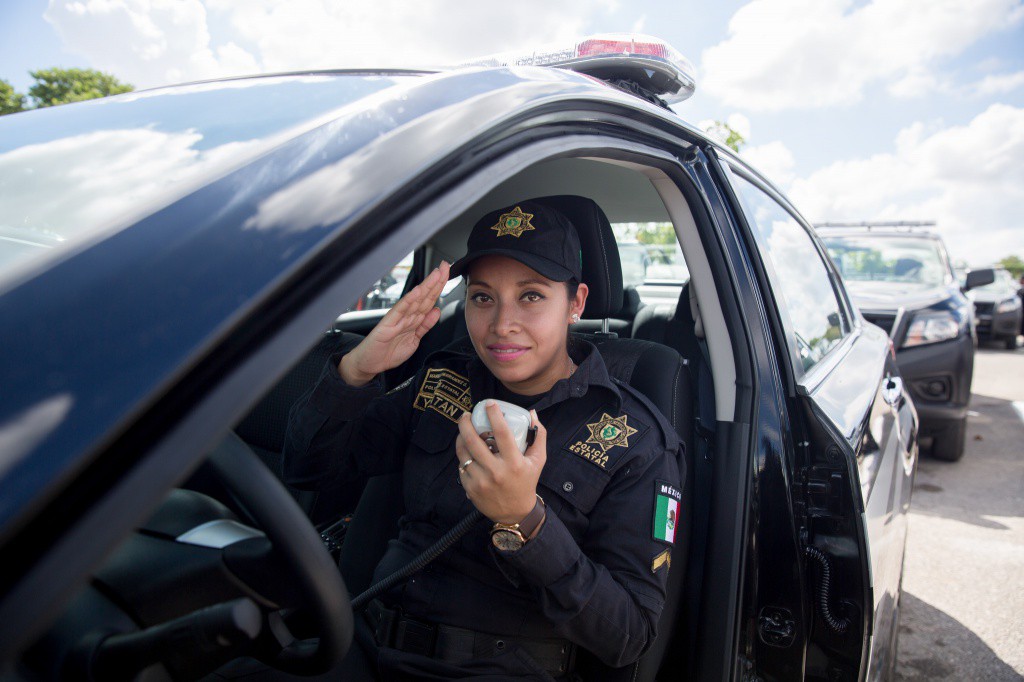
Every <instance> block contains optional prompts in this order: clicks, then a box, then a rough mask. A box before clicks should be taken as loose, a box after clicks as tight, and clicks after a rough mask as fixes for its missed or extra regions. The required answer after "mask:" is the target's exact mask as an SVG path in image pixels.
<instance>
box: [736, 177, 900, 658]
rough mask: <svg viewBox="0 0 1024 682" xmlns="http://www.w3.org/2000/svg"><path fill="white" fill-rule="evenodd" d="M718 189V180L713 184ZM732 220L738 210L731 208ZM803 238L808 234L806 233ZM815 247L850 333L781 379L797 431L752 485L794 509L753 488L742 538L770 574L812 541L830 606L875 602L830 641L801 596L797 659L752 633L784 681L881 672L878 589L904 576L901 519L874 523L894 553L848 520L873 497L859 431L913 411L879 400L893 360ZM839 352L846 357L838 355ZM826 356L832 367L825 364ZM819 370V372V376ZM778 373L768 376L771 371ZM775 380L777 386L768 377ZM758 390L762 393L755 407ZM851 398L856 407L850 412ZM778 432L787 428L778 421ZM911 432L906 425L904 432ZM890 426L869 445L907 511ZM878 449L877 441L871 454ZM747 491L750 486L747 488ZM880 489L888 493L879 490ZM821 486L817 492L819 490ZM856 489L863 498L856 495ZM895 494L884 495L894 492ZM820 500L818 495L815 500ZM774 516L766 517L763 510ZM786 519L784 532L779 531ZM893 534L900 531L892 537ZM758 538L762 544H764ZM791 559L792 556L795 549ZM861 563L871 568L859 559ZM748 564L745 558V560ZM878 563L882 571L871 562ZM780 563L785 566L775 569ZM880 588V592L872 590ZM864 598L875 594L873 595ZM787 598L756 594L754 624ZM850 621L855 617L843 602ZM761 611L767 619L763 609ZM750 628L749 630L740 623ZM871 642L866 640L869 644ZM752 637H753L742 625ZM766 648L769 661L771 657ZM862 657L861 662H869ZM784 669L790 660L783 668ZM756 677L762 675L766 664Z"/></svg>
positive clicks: (867, 451)
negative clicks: (831, 593) (751, 524)
mask: <svg viewBox="0 0 1024 682" xmlns="http://www.w3.org/2000/svg"><path fill="white" fill-rule="evenodd" d="M735 170H736V171H737V172H740V173H742V174H743V175H744V176H745V177H746V178H747V179H748V180H750V181H753V182H755V183H757V184H758V185H760V187H761V188H762V189H763V190H764V191H766V192H767V193H769V194H771V195H773V197H774V198H775V199H776V200H777V201H779V202H780V203H782V204H783V205H784V206H786V207H787V208H788V209H789V210H790V212H791V213H793V215H794V216H799V214H798V213H797V212H796V211H795V209H793V207H792V206H790V205H789V204H788V202H787V201H786V200H785V198H784V197H782V196H781V195H779V194H778V193H777V192H775V191H774V190H773V189H772V188H771V187H770V185H768V184H767V183H765V182H764V180H763V179H760V178H758V177H756V175H755V174H753V173H751V172H750V170H749V169H743V168H736V169H735ZM723 184H725V185H726V186H727V185H728V183H723ZM732 203H733V205H738V204H739V203H740V202H739V201H738V200H737V199H736V197H735V196H733V197H732ZM738 215H740V216H741V221H742V220H743V218H742V215H743V214H742V213H738ZM801 222H803V224H804V228H805V229H806V230H808V231H809V232H810V231H811V230H810V225H809V224H807V223H806V222H805V221H801ZM745 229H746V235H747V237H746V243H747V244H753V243H754V241H755V239H756V238H755V237H754V235H753V233H752V231H751V230H750V228H749V226H747V227H746V228H745ZM811 233H812V234H813V232H811ZM816 246H817V249H818V252H819V254H820V255H821V256H823V258H824V262H825V263H826V264H828V265H829V267H830V277H831V279H832V281H833V284H834V286H835V287H836V291H837V294H838V297H839V298H840V299H841V304H842V307H843V312H844V314H845V315H846V316H848V317H849V318H850V319H851V321H852V322H854V323H855V325H856V327H855V329H854V330H853V332H852V333H851V334H850V336H849V337H848V338H847V341H845V342H844V343H843V344H842V345H841V346H840V347H838V348H836V349H834V350H833V351H832V353H831V355H832V356H833V357H832V360H831V361H828V362H826V361H824V360H823V365H824V367H822V368H818V369H816V371H814V372H812V374H814V376H815V378H814V379H812V380H810V383H807V379H805V380H804V381H803V382H798V384H797V385H791V386H790V390H789V395H790V396H791V398H790V400H789V403H788V405H786V406H785V407H784V410H788V415H787V412H786V411H783V412H782V415H783V419H781V420H780V422H779V423H780V424H784V425H792V426H791V428H792V429H793V430H795V431H797V433H793V432H790V431H789V429H786V430H785V431H784V433H782V434H780V436H782V438H776V439H774V442H775V443H784V444H785V446H786V447H785V452H784V453H780V454H778V455H775V457H771V456H765V458H764V460H763V461H764V464H763V468H762V469H761V471H760V475H759V477H758V480H757V481H756V482H755V486H762V487H764V489H765V490H770V488H769V487H768V486H767V485H766V484H765V482H767V481H769V480H770V475H771V473H772V471H773V470H775V471H777V472H778V473H777V474H776V475H777V476H778V478H779V481H778V483H779V487H777V488H776V489H777V490H778V491H779V492H784V493H785V496H786V498H785V500H783V499H779V500H772V501H773V502H776V503H778V504H780V505H782V506H784V508H786V509H790V510H793V511H794V512H795V515H796V518H795V519H793V521H791V522H790V523H789V524H786V523H785V518H784V515H781V514H778V513H777V508H775V509H773V508H771V507H766V506H764V500H758V499H757V493H756V492H754V493H752V497H753V499H754V500H755V504H754V505H752V506H751V509H752V510H754V509H762V510H763V511H762V516H763V519H762V520H760V522H761V523H762V524H763V525H762V529H761V530H760V531H759V533H758V535H757V542H752V543H751V547H755V548H757V552H758V553H760V555H761V556H760V558H759V561H758V570H761V571H764V572H766V573H767V574H768V575H769V576H770V575H772V574H773V573H774V574H777V573H778V572H779V571H780V566H782V567H788V568H790V569H791V570H792V568H793V567H800V566H801V562H800V559H799V548H800V547H802V546H804V545H805V544H811V545H817V546H819V547H822V548H824V549H827V550H829V552H830V554H831V555H832V556H833V557H835V558H836V559H837V561H836V565H835V566H834V568H835V572H836V574H837V575H838V576H840V579H839V580H837V581H835V582H834V584H842V585H843V588H842V594H839V595H837V596H836V597H834V598H836V599H839V600H840V603H844V602H845V603H861V604H864V603H873V606H874V609H873V613H874V618H873V619H872V618H869V617H868V614H867V613H865V612H861V613H860V614H859V616H860V619H861V622H860V623H859V627H858V628H857V631H855V632H854V633H852V634H851V636H850V637H847V638H845V641H841V640H842V638H836V637H835V636H834V635H833V634H832V633H830V632H829V628H828V627H827V626H826V624H825V623H823V622H822V621H821V618H820V615H819V614H818V613H816V612H812V610H811V605H810V602H809V601H808V600H807V596H806V593H804V599H805V602H804V611H803V616H804V619H805V620H803V621H801V620H800V618H799V617H794V618H793V619H792V621H791V622H790V623H787V627H791V628H792V630H793V632H794V635H797V634H802V631H806V632H809V633H810V638H809V644H810V646H809V647H808V650H807V651H806V652H802V653H803V655H804V656H805V657H806V659H799V660H790V661H786V659H785V657H784V656H778V652H776V651H774V650H773V644H772V642H771V638H770V637H765V636H764V635H763V634H762V633H758V634H760V635H761V637H760V641H759V642H757V644H758V646H759V647H760V651H757V653H756V655H754V658H753V660H756V661H757V670H758V671H759V672H761V671H763V670H764V667H763V661H764V660H765V659H766V658H768V659H769V660H771V659H772V658H776V659H781V660H777V661H776V662H777V664H778V665H779V667H778V668H776V669H775V670H771V672H770V674H772V675H775V676H777V677H780V678H785V677H788V676H790V675H791V674H792V672H793V670H794V668H795V667H796V666H797V665H799V667H798V668H796V669H800V670H802V672H803V674H805V675H808V676H811V677H824V678H829V677H835V676H839V677H849V676H854V677H855V676H856V675H857V671H858V670H859V671H866V670H867V668H868V666H869V665H870V667H871V669H872V670H876V671H877V670H878V669H882V670H886V669H887V668H885V667H884V666H886V665H888V663H889V660H888V654H889V646H890V644H891V642H892V640H891V633H892V631H893V630H892V623H894V622H896V621H897V619H898V612H897V611H898V604H896V603H894V600H892V599H889V600H888V601H886V600H883V597H884V596H891V595H892V594H893V593H898V590H899V583H898V576H899V574H900V573H901V572H902V562H903V554H902V547H903V542H902V541H899V536H900V535H901V534H902V535H905V528H906V522H905V516H900V517H899V518H897V519H891V520H892V521H898V522H900V523H897V524H890V523H886V524H883V525H882V526H881V530H882V531H883V532H885V533H891V532H896V533H897V540H898V545H897V546H898V547H900V548H901V549H900V551H899V552H898V553H893V552H892V551H889V552H885V553H883V552H882V551H881V550H880V549H876V547H878V548H880V547H884V543H882V544H879V543H878V542H877V540H876V542H873V543H872V547H873V551H874V554H873V555H871V556H869V554H868V553H866V552H863V551H857V548H858V547H861V548H863V547H865V546H866V544H867V542H866V541H867V538H866V537H865V536H864V534H865V533H866V529H865V528H864V527H863V525H862V524H861V523H859V522H857V521H856V520H855V519H860V518H861V517H862V515H863V513H864V500H867V501H868V503H870V502H871V501H872V493H873V492H874V487H873V482H874V478H872V479H871V481H870V484H869V485H868V486H863V485H862V484H861V483H860V481H861V476H860V471H859V469H861V468H862V467H863V465H864V463H865V462H866V461H867V462H874V463H875V465H876V466H879V465H881V461H882V458H879V457H877V456H873V455H874V454H875V453H874V452H873V451H872V448H871V444H872V442H873V441H872V440H871V439H867V438H865V437H864V434H865V433H868V425H869V422H873V423H878V421H877V420H878V417H881V418H882V419H883V420H885V419H886V417H888V421H890V422H891V421H892V419H893V416H894V415H896V414H901V415H902V416H901V418H902V419H903V420H904V421H909V422H911V423H914V421H915V418H914V417H913V416H908V413H910V414H912V409H913V408H912V406H911V405H910V403H909V401H908V400H907V399H906V397H905V394H904V393H903V392H902V391H899V392H898V393H897V394H895V395H896V398H897V402H896V404H894V405H889V404H887V403H886V402H885V399H884V396H883V387H884V386H885V385H886V383H887V382H888V381H889V379H890V377H892V376H897V375H898V373H897V370H896V369H895V365H894V363H893V361H892V358H891V346H890V344H889V341H888V338H887V337H885V336H884V335H882V334H881V333H880V332H878V330H876V329H874V328H866V329H865V328H862V327H861V326H860V324H859V322H856V313H855V312H854V309H853V306H852V304H851V302H850V301H849V299H848V298H847V297H846V296H845V294H844V293H843V288H842V285H841V284H839V283H838V282H839V276H838V273H837V272H836V271H835V269H834V266H832V265H831V261H830V260H829V259H828V258H827V255H826V252H825V249H824V247H823V246H822V245H821V243H820V242H818V243H817V244H816ZM748 260H749V262H752V263H754V264H756V263H758V254H757V250H756V249H752V252H751V253H750V254H749V256H748ZM760 277H761V278H762V280H761V288H760V290H761V291H771V290H772V287H771V285H770V282H769V281H768V276H767V273H765V272H761V273H760ZM767 311H768V319H769V321H770V327H769V328H773V329H775V330H777V331H776V334H777V335H781V338H779V336H777V337H776V339H775V342H776V358H777V361H781V362H782V363H785V364H788V368H787V369H788V371H784V372H782V374H783V376H797V377H799V376H800V374H802V371H800V372H798V371H796V370H795V369H794V368H795V366H796V365H797V364H798V363H797V361H796V359H795V358H794V357H793V356H792V355H791V353H790V352H789V351H788V347H787V345H786V343H785V333H784V332H782V331H781V330H782V329H783V327H784V325H783V324H782V322H781V320H780V319H779V316H778V315H777V314H776V313H774V312H773V309H772V308H771V306H770V305H769V307H768V309H767ZM844 356H845V357H844ZM836 358H840V360H839V361H838V362H842V363H843V364H845V366H846V367H848V368H849V367H856V368H858V370H859V371H857V372H856V373H854V372H851V371H850V370H849V369H847V370H846V371H839V370H838V363H837V360H836ZM830 363H831V365H832V366H831V367H829V366H828V365H829V364H830ZM820 370H824V371H820ZM778 374H779V373H778V370H777V369H776V371H775V374H774V375H775V376H778ZM776 383H777V382H776ZM763 402H764V395H763V394H762V403H763ZM851 405H853V406H855V407H852V408H851ZM851 415H863V417H862V418H861V419H854V420H852V421H851V418H850V417H851ZM783 428H785V427H783ZM910 431H913V429H910ZM899 435H900V434H899V432H896V431H894V430H892V429H890V428H885V429H882V431H881V432H880V433H879V436H878V441H880V443H881V448H884V449H885V450H886V451H887V452H888V453H889V454H888V456H887V457H885V458H884V459H885V464H886V466H888V467H889V469H890V470H896V469H897V468H898V463H899V462H903V463H904V464H905V465H906V466H904V467H903V471H904V475H902V476H901V477H899V479H898V480H899V481H900V486H901V491H900V494H899V495H898V498H899V499H900V501H901V511H905V510H906V506H907V505H909V500H910V485H911V481H912V473H913V464H914V462H915V461H916V455H915V451H914V447H915V445H914V442H915V441H914V440H913V438H910V439H906V438H903V439H901V438H899ZM879 449H880V448H879V447H878V446H876V447H875V448H874V450H875V451H877V450H879ZM754 489H755V488H752V490H754ZM883 490H888V487H884V488H883ZM821 491H824V495H822V494H821ZM862 495H863V496H862ZM896 497H897V496H896V495H893V498H894V499H895V498H896ZM823 498H824V499H823ZM773 512H774V513H773ZM780 526H784V527H780ZM900 529H902V533H901V532H900ZM794 533H799V534H800V537H799V540H798V541H797V542H796V543H794V542H793V540H792V538H793V535H794ZM766 540H768V542H766ZM794 554H796V556H794ZM869 558H870V559H871V560H872V561H873V563H874V565H875V566H874V570H872V566H869V565H868V560H869ZM753 561H754V560H753V559H751V563H753ZM882 567H884V569H885V570H884V571H880V570H879V569H880V568H882ZM781 570H784V569H781ZM873 573H874V574H877V573H884V574H886V575H896V576H897V580H896V581H895V582H894V581H893V580H892V579H887V580H885V581H884V582H882V583H881V584H878V583H877V582H876V583H875V585H874V586H873V585H872V577H873ZM780 580H781V584H782V585H785V584H786V583H787V582H788V583H789V584H793V583H796V582H800V583H801V584H804V585H807V584H809V583H810V582H812V581H811V580H810V578H809V576H808V575H807V574H802V575H801V574H799V573H798V574H795V575H789V576H786V577H785V578H780ZM780 580H774V581H773V580H771V579H766V580H764V581H763V582H764V584H765V585H766V588H764V589H763V592H765V593H768V594H773V595H775V594H778V592H779V591H780ZM879 588H880V591H879ZM873 594H874V595H875V597H874V598H873ZM780 602H781V603H785V602H784V601H783V600H782V599H781V598H777V599H776V601H772V600H771V599H757V600H756V601H755V603H756V604H758V606H759V607H760V608H761V609H762V613H759V614H757V619H758V620H759V621H763V620H765V619H768V618H769V616H771V615H772V614H776V615H777V614H779V613H780V612H781V613H783V614H792V613H800V612H799V611H797V610H796V609H793V608H792V607H791V606H790V605H786V606H780ZM849 611H851V613H849V614H848V615H850V616H853V617H854V618H853V620H854V622H855V623H856V616H857V615H858V614H856V613H855V612H854V610H853V609H849ZM766 614H767V615H766ZM753 617H754V614H748V622H753ZM748 630H752V628H748ZM857 633H859V635H860V638H861V641H862V643H863V646H851V643H852V639H853V637H854V636H855V635H856V634H857ZM872 637H874V638H873V639H872ZM749 639H750V640H753V639H754V637H753V633H752V632H751V636H750V637H749ZM766 654H767V655H766ZM772 654H775V656H772ZM869 661H870V663H869ZM787 664H788V665H787ZM765 672H766V673H768V672H769V671H767V670H765Z"/></svg>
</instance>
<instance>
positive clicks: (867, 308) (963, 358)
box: [818, 227, 993, 461]
mask: <svg viewBox="0 0 1024 682" xmlns="http://www.w3.org/2000/svg"><path fill="white" fill-rule="evenodd" d="M818 233H819V234H820V235H821V237H822V239H823V240H824V242H825V246H826V247H827V248H828V252H829V254H830V255H831V256H832V259H833V260H834V261H835V264H836V267H837V268H838V269H839V274H840V275H842V277H843V280H844V281H845V282H846V285H847V288H848V289H849V291H850V294H851V295H852V296H853V300H854V302H855V303H856V304H857V307H858V308H860V311H861V314H862V315H863V316H864V318H865V319H866V320H867V321H868V322H871V323H872V324H875V325H877V326H879V327H881V328H882V329H883V330H884V331H885V332H886V333H887V334H889V336H890V337H891V338H892V341H893V344H894V346H895V348H896V362H897V364H899V368H900V374H901V375H902V377H903V379H904V381H906V382H907V383H908V385H909V387H910V393H911V395H912V396H913V398H914V405H915V406H916V407H917V411H918V414H919V415H920V417H921V434H920V435H921V437H922V439H928V440H930V441H931V454H932V456H934V457H936V458H937V459H943V460H947V461H955V460H958V459H960V458H961V457H963V454H964V447H965V439H966V435H967V408H968V404H969V403H970V399H971V379H972V377H973V376H974V347H975V344H976V339H975V336H974V328H973V325H972V324H971V304H970V301H968V299H967V297H966V296H964V292H965V291H966V290H969V289H973V288H975V287H979V286H982V285H984V284H986V283H988V282H991V281H992V277H993V273H992V271H991V270H975V271H973V272H970V273H968V275H967V277H966V281H965V283H964V287H963V290H961V287H960V285H959V283H958V282H957V279H956V277H955V276H954V274H953V270H952V267H951V266H950V260H949V254H948V252H947V251H946V246H945V244H944V243H943V241H942V239H941V238H940V237H939V236H938V235H936V234H933V233H930V232H927V231H920V230H919V231H911V230H886V229H884V228H883V229H877V228H847V227H842V228H838V227H819V228H818Z"/></svg>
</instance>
